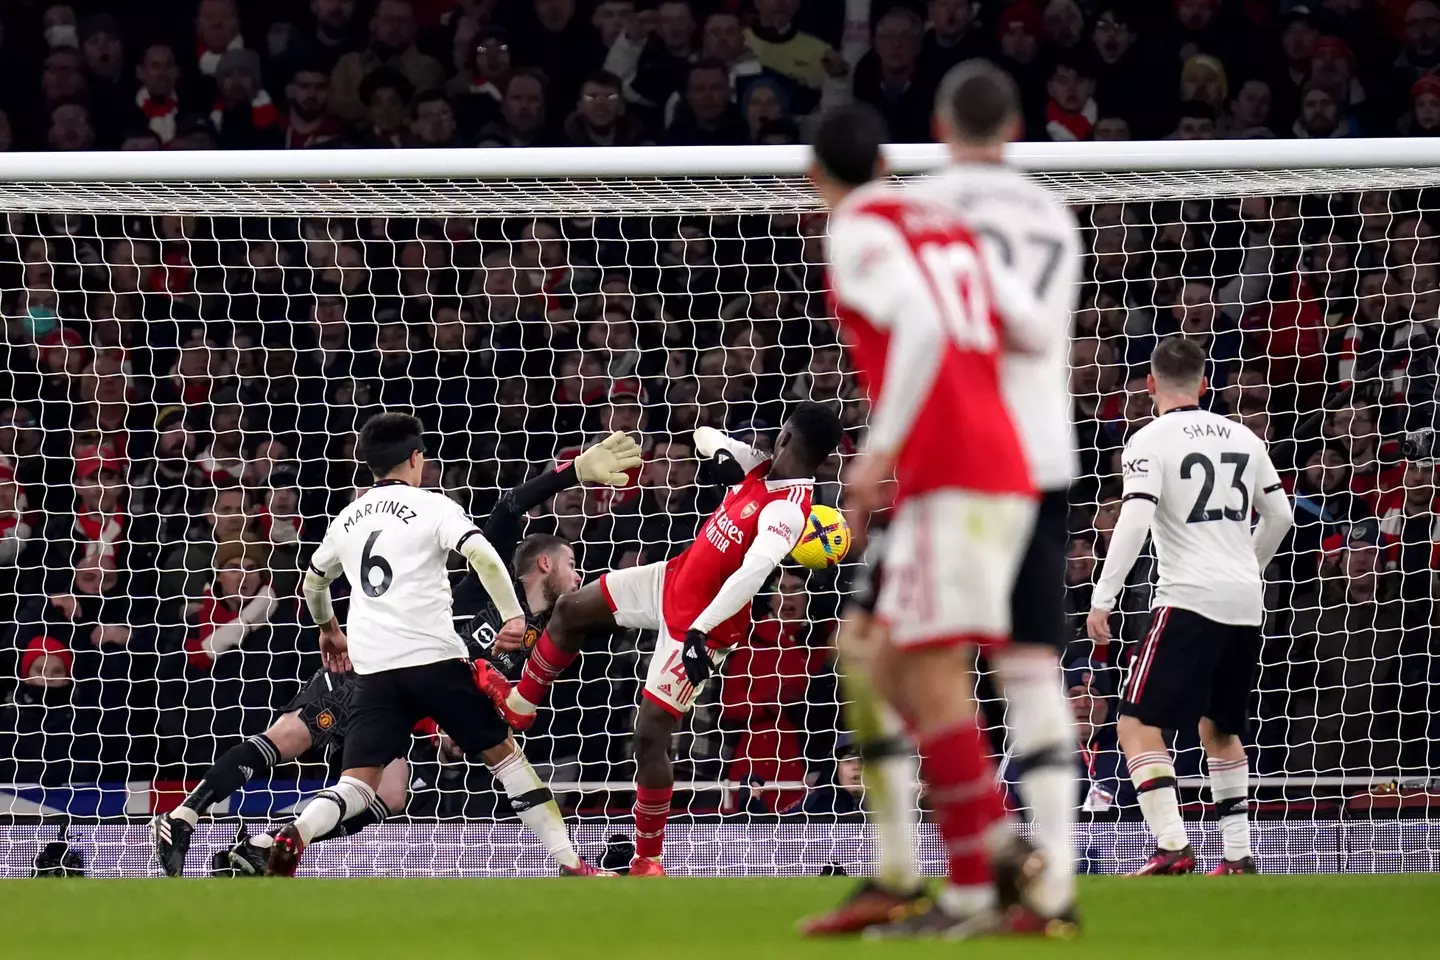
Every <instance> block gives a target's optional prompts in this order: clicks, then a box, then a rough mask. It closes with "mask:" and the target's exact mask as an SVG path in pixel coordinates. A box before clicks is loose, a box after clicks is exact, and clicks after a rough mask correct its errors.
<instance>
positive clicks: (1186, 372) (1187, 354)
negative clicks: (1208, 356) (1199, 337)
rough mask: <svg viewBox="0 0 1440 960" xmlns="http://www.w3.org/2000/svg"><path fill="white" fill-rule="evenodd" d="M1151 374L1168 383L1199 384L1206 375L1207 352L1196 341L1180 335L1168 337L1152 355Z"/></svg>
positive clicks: (1157, 346)
mask: <svg viewBox="0 0 1440 960" xmlns="http://www.w3.org/2000/svg"><path fill="white" fill-rule="evenodd" d="M1150 372H1151V373H1153V374H1154V375H1155V379H1157V380H1163V381H1165V382H1166V383H1173V384H1177V385H1180V384H1187V385H1188V384H1192V383H1199V382H1200V378H1201V377H1202V376H1204V375H1205V351H1204V350H1201V349H1200V344H1198V343H1196V342H1195V341H1194V340H1190V339H1187V338H1186V337H1182V336H1180V335H1178V334H1176V335H1174V336H1169V337H1166V338H1165V339H1164V340H1161V341H1160V342H1159V343H1157V344H1156V345H1155V349H1154V350H1153V351H1152V352H1151V354H1150Z"/></svg>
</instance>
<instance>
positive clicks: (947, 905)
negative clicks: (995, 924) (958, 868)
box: [935, 883, 998, 917]
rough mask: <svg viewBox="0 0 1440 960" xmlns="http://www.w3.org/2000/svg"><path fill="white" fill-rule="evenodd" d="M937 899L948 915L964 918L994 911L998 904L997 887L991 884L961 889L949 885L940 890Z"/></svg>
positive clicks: (951, 884)
mask: <svg viewBox="0 0 1440 960" xmlns="http://www.w3.org/2000/svg"><path fill="white" fill-rule="evenodd" d="M935 899H936V900H937V901H938V902H939V903H940V908H941V909H942V910H944V911H945V912H946V913H950V914H954V915H956V916H962V917H963V916H966V915H968V914H972V913H979V912H980V911H982V910H991V909H994V908H995V906H996V905H997V904H998V895H997V894H996V892H995V885H994V884H990V883H987V884H983V885H981V886H977V887H959V886H956V885H955V884H953V883H947V884H945V885H944V886H942V887H941V888H940V892H939V893H937V894H936V895H935Z"/></svg>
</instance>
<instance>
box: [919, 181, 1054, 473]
mask: <svg viewBox="0 0 1440 960" xmlns="http://www.w3.org/2000/svg"><path fill="white" fill-rule="evenodd" d="M924 189H926V190H929V191H934V193H935V194H936V195H938V198H939V199H940V201H941V202H942V203H944V204H946V205H947V206H948V207H949V208H950V209H951V210H952V211H954V212H955V213H957V214H959V215H960V218H961V220H963V221H964V223H965V225H966V226H967V227H969V228H970V230H971V232H972V233H974V234H975V235H976V236H977V237H978V238H979V239H980V241H981V244H982V245H983V246H984V248H985V253H986V254H987V256H988V258H989V260H990V263H991V266H992V267H993V268H996V269H1005V270H1009V271H1010V272H1011V274H1012V275H1013V276H1014V277H1015V279H1016V280H1018V281H1020V282H1022V283H1024V284H1025V285H1026V286H1027V287H1028V288H1029V289H1030V290H1031V291H1032V292H1033V293H1034V294H1035V299H1036V300H1037V301H1038V303H1039V306H1040V309H1041V310H1042V311H1043V312H1044V320H1045V322H1046V325H1047V327H1048V328H1049V329H1050V330H1051V333H1052V336H1051V338H1050V341H1049V344H1048V346H1047V347H1046V348H1045V349H1044V350H1043V351H1041V352H1039V353H1028V354H1020V353H1012V352H1009V351H1007V352H1005V353H1004V354H1003V355H1002V358H1001V361H1000V384H1001V387H1002V388H1003V390H1004V393H1005V401H1006V404H1007V405H1008V406H1009V407H1010V416H1011V419H1012V420H1014V422H1015V428H1016V430H1018V431H1019V433H1020V441H1021V443H1022V444H1023V445H1024V448H1025V455H1026V458H1027V459H1028V460H1029V463H1030V475H1031V478H1032V479H1033V480H1034V482H1035V486H1036V488H1038V489H1040V490H1063V489H1065V488H1067V487H1069V486H1070V483H1071V481H1073V480H1074V479H1075V477H1076V476H1077V474H1078V472H1079V464H1078V461H1077V459H1076V454H1075V426H1074V424H1073V423H1072V422H1071V412H1070V370H1069V360H1070V325H1071V316H1072V312H1073V311H1074V309H1075V303H1076V299H1077V297H1078V293H1079V280H1080V252H1081V245H1080V230H1079V227H1078V226H1077V225H1076V223H1075V217H1074V215H1073V214H1071V212H1070V210H1069V209H1068V208H1067V207H1066V206H1065V204H1063V203H1061V202H1060V201H1059V200H1058V199H1056V197H1055V196H1054V195H1053V194H1051V193H1050V191H1048V190H1046V189H1045V188H1044V187H1042V186H1040V185H1039V184H1037V183H1035V182H1033V181H1031V180H1028V179H1026V178H1025V177H1024V176H1023V175H1021V174H1020V173H1018V172H1017V171H1015V170H1011V169H1010V168H1008V167H1004V166H1000V165H999V164H968V163H967V164H958V165H956V166H953V167H951V168H950V169H949V170H947V171H946V172H945V173H944V174H942V175H941V176H939V177H937V178H936V179H935V180H933V181H931V182H930V183H927V184H926V185H925V187H924Z"/></svg>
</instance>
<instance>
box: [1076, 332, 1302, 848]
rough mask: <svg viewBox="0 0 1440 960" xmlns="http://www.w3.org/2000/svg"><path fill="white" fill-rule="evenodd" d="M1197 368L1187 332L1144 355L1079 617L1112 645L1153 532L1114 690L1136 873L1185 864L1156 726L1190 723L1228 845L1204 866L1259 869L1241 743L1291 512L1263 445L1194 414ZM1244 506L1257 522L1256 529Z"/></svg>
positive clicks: (1200, 361)
mask: <svg viewBox="0 0 1440 960" xmlns="http://www.w3.org/2000/svg"><path fill="white" fill-rule="evenodd" d="M1204 369H1205V354H1204V352H1203V351H1202V350H1201V349H1200V347H1199V346H1198V345H1197V344H1195V343H1194V342H1193V341H1190V340H1186V339H1184V338H1183V337H1179V336H1175V337H1169V338H1167V339H1165V340H1162V341H1161V342H1160V343H1159V344H1158V345H1157V346H1156V347H1155V351H1154V353H1153V354H1151V357H1150V376H1149V382H1148V386H1149V389H1150V393H1151V395H1152V396H1153V397H1154V400H1155V409H1156V412H1157V413H1158V414H1159V416H1157V417H1156V418H1155V420H1154V422H1152V423H1150V424H1149V425H1148V426H1146V427H1144V428H1143V429H1141V430H1140V431H1139V432H1138V433H1136V434H1135V436H1134V437H1132V438H1131V440H1130V442H1129V443H1128V444H1127V445H1126V447H1125V452H1124V456H1123V463H1122V469H1123V472H1124V480H1125V491H1124V505H1123V506H1122V507H1121V509H1120V519H1119V521H1118V522H1117V523H1116V525H1115V532H1114V534H1113V535H1112V536H1111V539H1110V552H1109V554H1108V555H1107V556H1106V557H1105V566H1104V568H1103V570H1102V572H1101V574H1100V582H1099V584H1098V585H1097V586H1096V587H1095V592H1094V594H1093V597H1092V600H1091V605H1092V606H1091V610H1090V616H1089V618H1088V620H1087V622H1086V627H1087V630H1088V632H1089V634H1090V637H1091V639H1093V640H1094V641H1095V643H1096V644H1097V645H1100V646H1103V645H1105V644H1107V643H1108V642H1109V640H1110V612H1111V611H1112V610H1113V609H1114V607H1115V601H1116V598H1117V597H1118V596H1119V593H1120V590H1121V588H1122V587H1123V586H1124V582H1125V577H1126V575H1127V574H1128V573H1129V571H1130V567H1131V566H1132V565H1133V564H1134V563H1135V558H1136V557H1137V556H1138V555H1139V553H1140V548H1141V546H1142V545H1143V544H1144V542H1145V536H1146V533H1147V532H1150V531H1151V530H1152V524H1153V539H1154V543H1155V552H1156V557H1157V560H1158V561H1159V584H1158V585H1157V586H1156V588H1155V599H1154V603H1153V609H1152V610H1151V615H1150V629H1149V631H1148V632H1147V634H1146V636H1145V641H1144V643H1143V644H1141V646H1140V647H1139V649H1138V650H1136V651H1135V652H1134V653H1133V654H1132V656H1131V657H1130V664H1129V674H1128V675H1127V677H1126V679H1125V684H1124V686H1123V687H1122V688H1121V691H1120V693H1121V703H1120V722H1119V735H1120V746H1121V749H1122V750H1123V751H1124V753H1125V759H1126V762H1127V763H1128V764H1129V767H1130V776H1131V779H1132V780H1133V781H1134V783H1135V790H1136V793H1137V795H1138V796H1139V800H1140V808H1141V810H1142V811H1143V812H1144V814H1145V822H1146V823H1147V824H1149V826H1150V829H1151V831H1152V832H1153V833H1154V834H1155V838H1156V851H1155V854H1154V855H1153V856H1152V857H1151V858H1150V859H1149V860H1148V861H1146V863H1145V865H1144V866H1142V867H1141V868H1140V869H1139V870H1138V871H1136V872H1137V874H1141V875H1145V874H1176V873H1190V872H1191V871H1193V870H1194V869H1195V865H1196V864H1195V854H1194V851H1193V849H1192V848H1191V846H1190V842H1189V839H1188V838H1187V837H1186V834H1185V824H1184V822H1183V821H1182V820H1181V819H1180V806H1179V801H1178V798H1177V796H1176V792H1175V765H1174V763H1173V761H1172V760H1171V757H1170V753H1169V751H1168V749H1167V748H1166V746H1165V738H1164V734H1163V732H1162V731H1163V730H1166V729H1179V728H1183V727H1187V726H1189V725H1190V724H1198V725H1199V731H1200V742H1201V744H1202V745H1203V746H1204V748H1205V756H1206V763H1207V766H1208V772H1209V777H1210V791H1211V794H1212V795H1213V797H1214V799H1215V810H1216V813H1217V815H1218V817H1219V819H1220V826H1221V832H1222V834H1223V836H1224V840H1225V853H1224V859H1223V860H1222V861H1221V863H1220V864H1219V865H1218V866H1217V867H1216V868H1215V869H1214V870H1212V871H1211V872H1212V873H1213V874H1217V875H1220V874H1234V873H1254V872H1256V867H1255V860H1254V856H1253V854H1252V852H1251V849H1250V825H1249V819H1248V816H1247V809H1246V797H1247V795H1248V792H1249V783H1250V770H1249V764H1248V761H1247V760H1246V757H1245V747H1244V744H1243V743H1242V742H1241V737H1242V736H1243V735H1244V734H1245V732H1246V724H1247V719H1248V718H1247V716H1246V711H1247V708H1248V705H1249V700H1250V693H1251V691H1252V690H1253V689H1254V688H1255V675H1256V671H1257V669H1258V665H1259V657H1260V626H1261V622H1262V620H1263V619H1264V602H1263V592H1264V580H1263V571H1264V570H1265V568H1266V567H1267V566H1268V565H1269V564H1270V560H1271V558H1272V557H1273V556H1274V555H1275V550H1276V548H1278V547H1279V545H1280V541H1281V540H1282V539H1283V538H1284V536H1285V533H1286V531H1287V530H1289V529H1290V524H1291V522H1292V513H1291V506H1290V500H1289V497H1287V496H1286V494H1285V491H1284V489H1283V488H1282V487H1281V484H1280V477H1279V475H1278V474H1277V473H1276V472H1275V465H1274V464H1273V463H1271V462H1270V455H1269V454H1268V453H1267V452H1266V450H1265V444H1264V442H1263V441H1262V440H1261V439H1260V438H1259V437H1257V436H1256V435H1255V434H1254V433H1252V432H1251V431H1250V430H1249V428H1247V427H1245V426H1243V425H1241V424H1239V423H1236V422H1234V421H1232V420H1228V419H1226V418H1225V417H1221V416H1218V415H1217V414H1214V413H1210V412H1208V411H1205V410H1201V409H1200V406H1199V402H1200V396H1201V394H1203V393H1204V392H1205V389H1206V383H1205V377H1204ZM1252 511H1253V512H1255V513H1258V514H1259V515H1260V522H1259V525H1258V526H1257V527H1255V529H1254V531H1253V532H1252V530H1251V523H1250V520H1251V515H1252Z"/></svg>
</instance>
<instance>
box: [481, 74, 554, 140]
mask: <svg viewBox="0 0 1440 960" xmlns="http://www.w3.org/2000/svg"><path fill="white" fill-rule="evenodd" d="M545 111H546V102H545V81H544V80H543V79H542V78H541V77H540V75H539V74H536V73H532V72H530V71H527V70H517V71H516V72H515V73H514V74H512V75H511V77H510V82H509V83H508V84H506V86H505V99H504V100H502V101H501V104H500V119H499V120H496V121H493V122H491V123H488V124H486V125H485V126H484V127H482V128H481V130H480V146H482V147H541V146H545V145H547V144H548V142H549V140H550V138H549V136H548V135H547V133H546V131H545V116H546V114H545Z"/></svg>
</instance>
